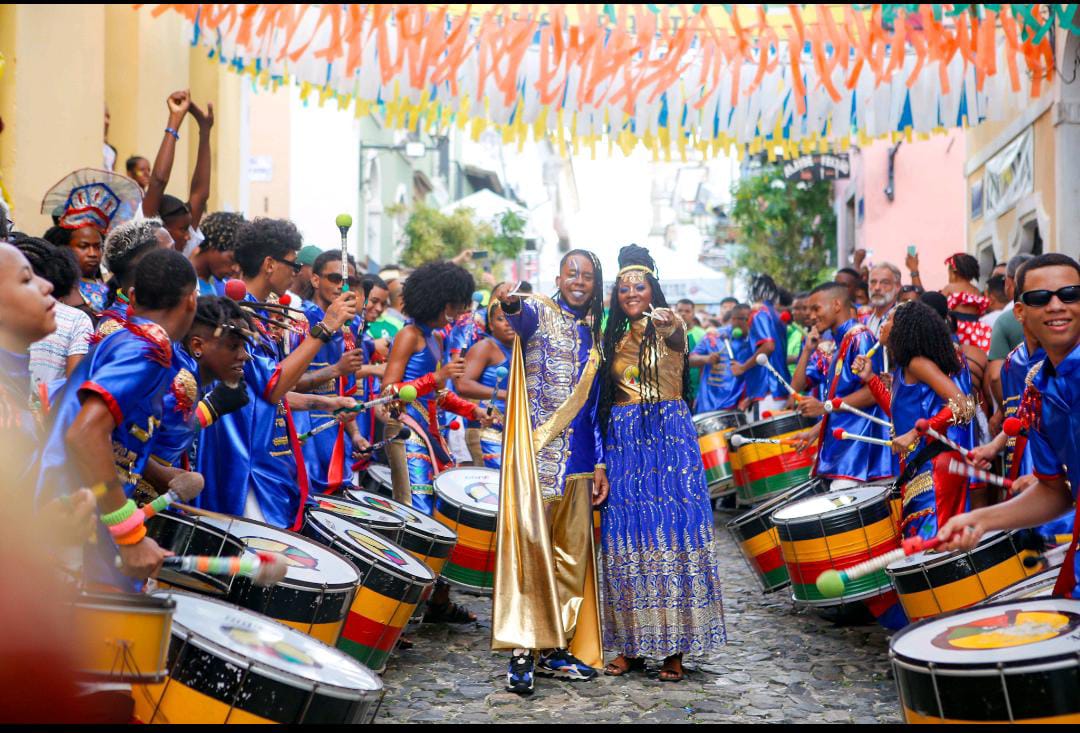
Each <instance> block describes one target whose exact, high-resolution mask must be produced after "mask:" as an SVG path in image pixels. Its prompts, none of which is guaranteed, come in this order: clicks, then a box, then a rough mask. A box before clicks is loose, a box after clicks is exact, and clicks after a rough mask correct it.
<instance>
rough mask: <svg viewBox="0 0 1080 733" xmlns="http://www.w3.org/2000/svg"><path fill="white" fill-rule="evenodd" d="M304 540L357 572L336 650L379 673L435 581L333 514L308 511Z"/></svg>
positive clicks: (397, 550)
mask: <svg viewBox="0 0 1080 733" xmlns="http://www.w3.org/2000/svg"><path fill="white" fill-rule="evenodd" d="M304 534H305V535H307V536H308V537H311V538H312V539H315V540H318V541H319V542H322V543H323V544H325V545H327V546H328V547H332V548H333V549H334V550H336V551H337V552H340V553H341V554H342V555H344V556H345V557H347V558H348V559H349V560H350V561H351V562H352V563H353V564H354V565H356V567H357V568H359V569H360V577H361V578H362V580H361V581H360V589H359V590H358V591H357V593H356V599H355V600H354V601H353V604H352V607H351V608H350V609H349V618H348V620H347V621H346V622H345V628H344V629H343V630H342V632H341V638H340V639H339V640H338V643H337V646H338V649H341V650H342V651H344V652H347V653H348V654H349V655H350V656H352V657H353V658H354V659H356V660H357V661H358V662H361V663H363V664H365V665H367V666H369V667H371V668H372V669H373V670H375V671H376V672H381V671H382V670H384V669H386V660H387V659H389V657H390V652H391V651H393V649H394V645H395V644H397V641H398V637H400V636H401V632H402V630H403V629H404V628H405V625H406V624H407V623H408V622H409V619H410V618H411V617H412V615H413V612H414V611H416V607H417V605H418V604H419V603H420V601H421V600H422V599H424V598H426V597H427V594H428V592H429V591H430V590H431V588H432V586H434V584H435V576H434V575H433V574H432V572H431V570H429V569H428V567H427V566H426V565H424V563H422V562H420V561H419V560H417V559H416V558H415V557H412V556H411V555H410V554H409V553H408V552H406V551H405V550H404V549H403V548H401V547H399V546H398V545H395V544H394V543H392V542H390V541H389V540H387V539H386V538H385V537H382V536H380V535H377V534H375V533H374V532H372V531H370V530H368V529H365V528H364V527H360V526H358V525H356V524H353V523H352V522H350V521H348V520H347V519H346V518H345V517H341V516H339V515H337V514H331V513H329V512H324V511H322V510H318V509H315V510H309V511H308V513H307V517H306V518H305V521H304Z"/></svg>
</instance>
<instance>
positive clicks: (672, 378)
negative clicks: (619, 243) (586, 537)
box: [600, 245, 726, 681]
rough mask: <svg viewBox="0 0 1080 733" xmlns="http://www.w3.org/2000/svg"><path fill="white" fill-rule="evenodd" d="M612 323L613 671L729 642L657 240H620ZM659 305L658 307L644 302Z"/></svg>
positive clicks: (607, 444) (605, 405) (608, 351)
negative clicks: (652, 251) (652, 249)
mask: <svg viewBox="0 0 1080 733" xmlns="http://www.w3.org/2000/svg"><path fill="white" fill-rule="evenodd" d="M619 266H620V268H621V269H620V270H619V274H618V277H617V278H616V280H615V289H614V292H613V293H612V295H611V315H610V317H609V319H608V323H607V328H606V329H605V332H604V359H605V374H604V386H603V397H602V399H601V404H600V420H601V426H602V427H603V429H604V434H605V439H604V451H605V456H606V459H607V468H608V477H609V480H610V482H611V491H610V493H609V495H608V499H607V503H606V504H604V506H603V508H602V509H601V514H600V517H601V524H600V532H601V544H600V552H601V562H602V564H603V567H604V572H603V574H602V577H603V598H604V603H603V607H604V613H603V617H604V639H605V643H606V646H607V647H608V648H610V649H617V650H619V652H620V654H619V656H618V657H616V658H615V659H614V660H612V662H611V663H610V664H608V665H607V666H606V667H605V669H604V671H605V673H607V674H609V675H616V676H617V675H622V674H625V673H626V672H628V671H630V670H632V669H640V668H642V667H643V665H644V659H645V658H646V657H652V658H657V659H661V658H662V659H663V660H664V661H663V666H662V667H661V669H660V679H661V680H666V681H678V680H681V679H682V677H683V668H682V657H683V655H684V654H703V653H707V652H711V651H714V650H715V649H717V648H718V647H719V646H721V645H722V644H724V643H725V641H726V637H725V630H724V616H723V604H722V599H721V591H720V573H719V571H718V569H717V566H716V555H715V553H716V544H715V541H714V539H713V517H712V506H711V504H710V502H709V489H708V486H707V485H706V481H705V474H704V471H703V468H702V463H701V452H700V450H699V449H698V443H697V434H696V432H695V431H694V424H693V421H692V420H691V417H690V408H689V406H688V402H687V397H688V392H689V389H690V385H689V378H688V372H689V368H688V365H687V363H686V362H687V360H686V351H687V342H686V325H685V324H684V323H682V320H681V319H680V318H679V317H678V316H677V315H676V314H675V313H674V312H672V311H671V310H670V309H669V308H668V306H667V300H666V299H665V298H664V293H663V291H662V290H661V289H660V283H659V282H658V281H657V279H656V270H655V264H654V263H653V260H652V257H651V256H649V253H648V250H646V249H644V248H642V247H638V246H636V245H629V246H627V247H623V248H622V250H621V251H620V252H619ZM650 311H651V313H652V314H654V315H652V316H647V315H646V313H649V312H650Z"/></svg>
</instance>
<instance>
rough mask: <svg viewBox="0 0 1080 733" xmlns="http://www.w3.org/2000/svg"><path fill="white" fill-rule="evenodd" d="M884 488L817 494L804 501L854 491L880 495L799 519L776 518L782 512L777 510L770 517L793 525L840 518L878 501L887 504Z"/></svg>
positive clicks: (868, 487)
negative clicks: (872, 492)
mask: <svg viewBox="0 0 1080 733" xmlns="http://www.w3.org/2000/svg"><path fill="white" fill-rule="evenodd" d="M883 488H884V487H878V486H866V487H863V486H862V485H859V486H853V487H851V488H848V489H844V490H843V491H831V492H826V493H824V494H817V495H816V496H812V497H808V498H806V499H803V500H802V501H810V500H812V499H819V498H821V497H823V496H829V495H830V494H837V495H840V496H844V495H847V494H850V493H851V492H854V491H869V490H871V489H874V490H878V493H877V494H875V495H873V496H865V497H862V498H859V499H856V500H855V501H853V502H851V503H850V504H845V505H844V506H839V507H834V508H833V509H829V510H827V511H824V512H818V513H817V514H804V515H802V516H799V517H788V518H782V517H777V516H776V513H778V512H780V511H781V510H780V509H777V510H776V512H774V513H773V514H772V515H770V516H771V518H772V522H773V524H791V523H793V522H801V521H816V520H818V519H824V518H825V517H830V518H831V517H835V516H839V515H841V514H849V513H851V512H857V511H859V510H860V509H863V508H865V507H866V506H868V505H870V504H874V503H876V502H878V501H885V502H886V503H887V502H888V500H889V494H888V490H887V489H886V490H884V491H880V489H883ZM802 501H800V502H798V503H797V504H793V505H792V506H798V504H801V503H802Z"/></svg>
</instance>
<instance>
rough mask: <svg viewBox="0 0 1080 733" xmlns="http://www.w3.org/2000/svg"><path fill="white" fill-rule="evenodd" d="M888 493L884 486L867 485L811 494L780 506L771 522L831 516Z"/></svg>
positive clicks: (854, 509) (856, 508)
mask: <svg viewBox="0 0 1080 733" xmlns="http://www.w3.org/2000/svg"><path fill="white" fill-rule="evenodd" d="M887 493H888V489H887V488H886V487H884V486H867V487H862V488H859V487H856V488H852V489H844V490H843V491H831V492H829V493H827V494H820V495H819V496H812V497H810V498H809V499H803V500H802V501H800V502H796V503H795V504H791V505H790V506H785V507H781V508H780V509H778V510H776V512H775V513H774V514H773V515H772V520H773V522H774V523H775V522H790V521H797V520H800V519H805V518H807V517H815V518H817V517H831V516H837V515H839V514H846V513H848V512H853V511H856V510H858V509H860V508H862V507H864V506H866V505H867V504H872V503H874V502H876V501H881V500H882V499H883V498H884V497H885V495H886V494H887Z"/></svg>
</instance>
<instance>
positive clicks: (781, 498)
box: [727, 478, 825, 527]
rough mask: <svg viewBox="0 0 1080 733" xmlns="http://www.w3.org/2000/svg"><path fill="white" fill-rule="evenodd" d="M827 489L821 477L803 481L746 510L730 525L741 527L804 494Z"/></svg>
mask: <svg viewBox="0 0 1080 733" xmlns="http://www.w3.org/2000/svg"><path fill="white" fill-rule="evenodd" d="M824 491H825V482H824V481H822V480H821V479H819V478H814V479H810V480H809V481H807V482H805V483H801V484H799V485H798V486H796V487H795V488H793V489H788V490H787V491H785V492H784V493H782V494H778V495H777V496H774V497H773V498H771V499H769V500H768V501H766V502H762V503H761V504H759V505H758V506H756V507H754V508H753V509H751V510H750V511H748V512H744V513H743V514H740V515H739V516H737V517H735V518H734V519H732V520H731V521H730V522H728V524H727V526H728V527H741V526H742V525H744V524H746V523H747V522H751V521H753V520H755V519H759V518H763V517H767V516H768V515H769V514H771V513H772V512H773V511H775V510H776V509H778V508H779V507H781V506H783V505H784V504H787V503H788V502H790V501H797V500H800V499H801V498H802V497H804V496H808V495H810V494H820V493H823V492H824Z"/></svg>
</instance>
